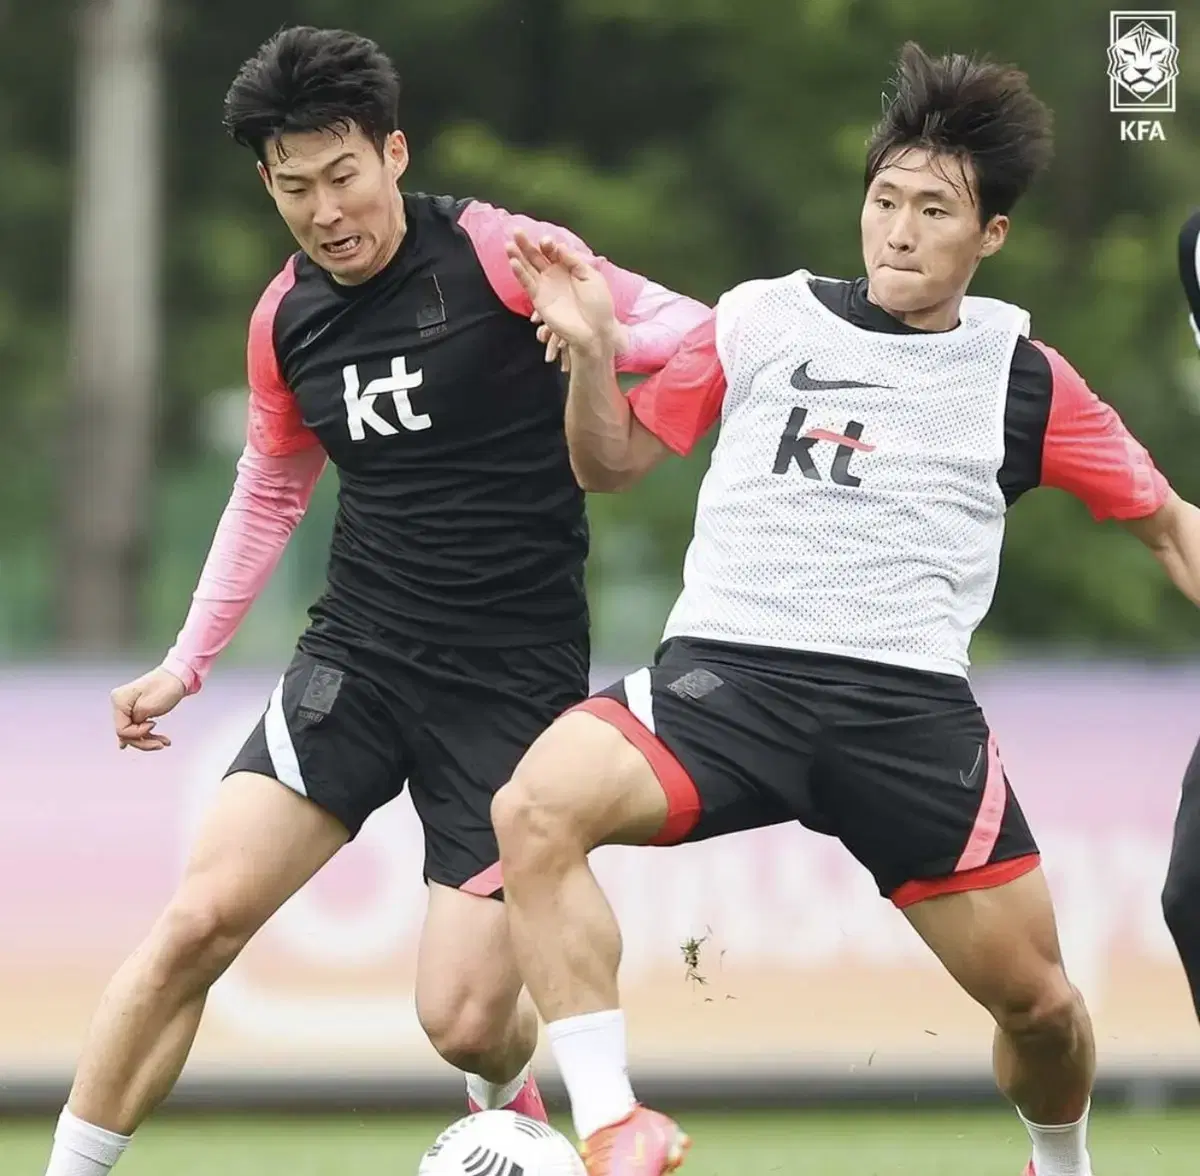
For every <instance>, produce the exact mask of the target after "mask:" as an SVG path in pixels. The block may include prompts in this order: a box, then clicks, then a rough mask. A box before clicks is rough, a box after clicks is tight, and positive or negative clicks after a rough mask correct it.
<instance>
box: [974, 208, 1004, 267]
mask: <svg viewBox="0 0 1200 1176" xmlns="http://www.w3.org/2000/svg"><path fill="white" fill-rule="evenodd" d="M1008 225H1009V221H1008V217H1006V216H994V217H992V219H991V220H990V221H988V223H987V224H986V225H984V228H983V241H982V243H981V244H980V246H979V256H980V257H991V256H992V254H993V253H997V252H999V250H1000V247H1001V246H1002V245H1003V244H1004V242H1005V240H1006V239H1007V237H1008Z"/></svg>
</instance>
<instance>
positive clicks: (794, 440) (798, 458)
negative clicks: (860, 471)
mask: <svg viewBox="0 0 1200 1176" xmlns="http://www.w3.org/2000/svg"><path fill="white" fill-rule="evenodd" d="M807 419H808V409H807V408H793V409H792V415H791V416H790V417H788V423H787V427H786V428H785V429H784V430H783V436H782V437H780V438H779V448H778V449H777V450H776V451H775V465H774V467H773V468H772V471H771V472H772V473H776V474H786V473H787V472H788V470H790V469H791V467H792V462H795V463H796V464H797V465H798V466H799V467H800V472H801V473H802V474H803V475H804V476H805V477H806V478H811V479H812V480H813V481H814V482H820V481H821V480H822V478H821V475H820V472H819V471H818V470H817V467H816V464H815V463H814V462H813V459H812V450H813V446H814V445H816V444H817V442H818V441H829V442H831V443H832V444H834V445H836V446H837V450H836V452H835V453H834V455H833V461H832V462H831V463H830V466H829V480H830V481H831V482H834V483H836V484H837V485H838V486H858V485H860V484H861V482H862V479H861V478H859V477H856V476H855V475H854V474H852V473H851V472H850V459H851V458H852V457H853V456H854V455H855V454H856V453H871V452H872V451H873V450H874V448H875V446H874V445H868V444H867V443H866V442H865V441H863V440H861V438H862V434H863V426H862V423H861V422H860V421H849V422H848V423H847V424H846V431H845V432H844V433H834V432H831V431H830V430H829V429H809V430H808V432H807V433H804V434H803V435H801V433H800V430H801V429H803V428H804V422H805V420H807Z"/></svg>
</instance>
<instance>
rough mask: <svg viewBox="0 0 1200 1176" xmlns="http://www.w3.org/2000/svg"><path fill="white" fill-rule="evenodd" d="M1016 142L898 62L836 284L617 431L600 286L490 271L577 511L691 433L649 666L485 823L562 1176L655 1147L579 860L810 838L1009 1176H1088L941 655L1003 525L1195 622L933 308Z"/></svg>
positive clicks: (657, 1162) (1010, 196)
mask: <svg viewBox="0 0 1200 1176" xmlns="http://www.w3.org/2000/svg"><path fill="white" fill-rule="evenodd" d="M1050 121H1051V119H1050V114H1049V112H1048V111H1047V110H1046V108H1045V107H1044V106H1043V105H1042V103H1041V102H1040V101H1039V100H1038V99H1037V98H1036V97H1035V96H1034V95H1033V94H1032V93H1031V92H1030V90H1029V87H1028V80H1027V78H1026V77H1025V76H1024V74H1022V73H1021V72H1019V71H1018V70H1016V69H1014V68H1011V67H1008V66H1002V65H997V64H993V63H989V62H981V61H975V60H971V59H968V58H965V57H961V56H954V57H948V58H942V59H937V60H934V59H930V58H929V57H927V56H926V55H925V54H924V53H923V52H922V51H921V50H920V48H919V47H917V46H915V45H908V46H906V47H905V48H904V50H903V51H902V54H901V58H900V62H899V67H898V70H897V75H896V78H895V94H894V97H893V98H892V100H891V101H890V103H889V104H888V105H887V107H886V109H885V112H884V114H883V117H882V120H881V122H880V123H879V125H878V127H877V128H876V129H875V131H874V133H873V136H872V138H871V141H870V144H869V148H868V152H867V162H866V194H865V199H864V202H863V205H862V212H861V228H862V247H863V256H864V261H865V263H866V276H865V277H863V278H859V279H857V280H850V281H842V280H832V279H828V278H823V277H818V276H816V275H814V274H811V273H808V272H806V271H804V270H798V271H797V272H795V273H792V274H789V275H788V276H786V277H782V278H774V279H770V280H764V281H751V282H746V283H745V284H743V285H740V286H738V287H736V288H735V289H733V290H731V291H729V292H728V293H727V294H726V295H724V297H722V298H721V299H720V301H719V304H718V306H717V309H716V311H715V313H714V315H713V317H712V318H711V319H710V321H708V322H707V323H706V324H704V325H702V326H701V327H699V328H697V329H696V330H695V331H693V332H692V333H691V334H690V335H689V336H688V337H687V338H686V340H685V341H684V343H683V344H682V346H681V348H680V350H679V351H678V353H677V354H676V355H675V357H674V358H673V360H671V362H669V363H668V365H667V366H666V367H665V368H664V369H663V370H662V371H661V372H659V373H658V374H657V375H655V376H653V377H651V378H650V379H649V380H648V381H646V382H645V383H644V384H642V385H641V386H640V387H639V388H637V389H636V390H635V391H634V392H633V393H632V394H631V395H630V396H629V397H628V399H626V398H625V397H624V396H622V394H621V391H620V389H619V387H618V385H617V382H616V380H615V378H614V376H613V362H612V360H613V352H612V343H611V338H612V332H613V329H614V328H613V321H614V320H613V315H612V309H611V305H612V303H611V297H610V296H609V294H608V293H607V291H606V288H605V286H604V283H603V282H602V281H601V280H600V278H599V276H598V275H597V274H596V273H595V272H594V271H593V270H592V269H591V268H590V267H589V266H587V265H585V264H584V263H583V262H582V260H581V259H579V258H577V257H575V256H573V255H572V254H571V253H570V252H569V251H566V250H563V249H560V248H558V247H557V246H555V245H554V243H553V242H552V241H549V240H547V241H544V242H541V241H532V240H529V239H528V238H524V237H516V238H514V241H513V243H512V245H511V246H510V251H509V255H510V259H511V262H512V265H513V269H514V272H515V273H516V274H517V275H518V276H519V277H520V278H521V280H522V282H523V284H524V286H525V288H526V290H527V291H528V292H529V294H530V297H531V299H532V302H533V304H534V306H535V309H536V311H537V312H538V313H540V315H541V316H542V318H543V319H544V322H545V326H544V327H543V330H544V331H547V332H552V333H553V341H554V342H555V345H557V344H558V343H565V345H566V347H567V348H568V356H569V365H570V369H571V389H570V396H569V401H568V407H567V430H568V437H569V442H570V447H571V454H572V461H573V465H574V468H575V470H576V474H577V476H578V477H579V478H580V480H581V482H582V483H583V484H584V485H585V486H586V487H588V488H589V489H592V490H601V491H618V490H622V489H624V488H625V487H628V486H630V485H632V484H633V483H635V482H636V481H637V480H638V479H639V478H640V477H641V476H642V475H643V474H645V473H646V472H647V471H648V470H649V469H650V468H651V467H652V466H653V465H654V464H655V463H656V462H658V461H659V460H660V459H662V458H663V457H665V456H666V455H668V454H669V453H672V452H675V453H686V452H687V451H688V450H689V449H690V448H691V447H692V445H693V444H694V443H695V442H696V441H697V440H698V439H699V438H700V437H701V436H702V435H703V434H704V433H706V432H707V431H708V429H709V428H710V426H712V425H713V424H715V423H716V422H717V420H718V419H719V420H720V436H719V439H718V441H717V443H716V447H715V449H714V451H713V454H712V459H711V464H710V466H709V469H708V471H707V474H706V475H705V478H704V482H703V485H702V487H701V489H700V494H699V501H698V504H697V510H696V523H695V536H694V538H693V541H692V544H691V546H690V549H689V550H688V554H687V558H686V561H685V564H684V576H683V579H684V583H683V591H682V594H681V595H680V597H679V599H678V601H677V602H676V604H675V607H674V609H673V610H672V612H671V614H670V618H669V620H668V622H667V625H666V631H665V634H664V642H663V644H662V646H661V647H660V649H659V650H658V652H657V654H656V656H655V658H654V661H653V664H651V665H648V666H646V667H645V668H643V669H641V670H639V671H637V672H636V673H633V674H631V675H629V676H628V677H627V678H625V679H624V680H623V681H621V682H617V683H615V684H614V685H613V686H611V687H609V688H608V689H606V690H603V691H601V692H600V693H599V694H597V695H596V696H594V697H592V698H590V699H588V700H586V701H585V702H584V703H582V704H581V705H580V706H578V707H576V708H573V709H572V710H571V711H569V712H568V713H567V714H566V715H564V716H562V717H561V718H560V719H559V720H558V721H557V722H556V723H555V724H554V725H553V726H552V727H551V728H550V729H549V731H547V732H546V733H545V734H543V735H542V737H541V738H540V739H539V740H538V741H537V742H536V743H535V744H534V745H533V747H532V748H531V749H530V750H529V751H528V753H527V754H526V755H525V757H524V759H523V760H522V762H521V764H520V766H519V767H518V768H517V771H516V773H515V774H514V776H513V778H512V780H511V781H510V782H509V783H508V784H507V785H506V786H505V787H504V788H503V789H501V790H500V792H499V793H498V795H497V797H496V799H495V801H494V803H493V806H492V816H493V820H494V823H495V828H496V832H497V834H498V839H499V844H500V852H501V865H502V871H503V877H504V886H505V896H506V899H507V902H508V917H509V923H510V929H511V933H512V937H513V941H514V945H515V951H516V954H517V959H518V965H519V967H520V969H521V972H522V976H523V978H524V980H525V982H526V984H527V986H528V988H529V991H530V993H531V994H532V996H533V998H534V1000H535V1002H536V1003H537V1005H538V1007H539V1010H540V1012H541V1014H542V1017H543V1018H544V1020H545V1021H546V1022H547V1032H548V1037H549V1039H550V1042H551V1045H552V1048H553V1052H554V1055H555V1059H556V1061H557V1063H558V1066H559V1069H560V1070H561V1073H562V1075H563V1079H564V1081H565V1083H566V1086H567V1090H568V1092H569V1095H570V1098H571V1104H572V1111H573V1116H574V1120H575V1129H576V1132H577V1134H578V1135H579V1137H580V1139H581V1140H582V1141H583V1142H582V1151H583V1153H584V1157H585V1160H586V1163H587V1165H588V1170H589V1172H590V1174H591V1176H634V1174H635V1173H636V1174H637V1176H650V1174H653V1176H658V1174H659V1173H661V1172H666V1171H670V1170H672V1169H673V1168H675V1167H676V1166H678V1164H679V1163H680V1162H681V1160H682V1158H683V1154H684V1151H685V1149H686V1147H687V1143H688V1140H687V1137H686V1136H685V1135H684V1133H683V1131H682V1130H681V1129H680V1128H679V1127H678V1126H677V1125H676V1124H675V1123H674V1122H673V1121H671V1120H670V1119H668V1118H667V1117H666V1116H665V1115H661V1114H659V1113H657V1112H655V1111H652V1110H650V1109H648V1108H645V1107H642V1106H640V1105H638V1104H637V1102H636V1100H635V1097H634V1093H633V1091H632V1089H631V1087H630V1082H629V1079H628V1076H627V1074H626V1044H625V1026H624V1021H623V1018H622V1013H621V1010H620V1002H619V996H618V990H617V966H618V961H619V957H620V951H621V943H620V934H619V930H618V927H617V925H616V923H615V921H614V919H613V915H612V912H611V910H610V908H609V907H608V904H607V903H606V901H605V898H604V896H603V894H602V892H601V891H600V889H599V887H598V886H597V884H596V881H595V879H594V878H593V876H592V874H591V873H590V871H589V869H588V865H587V854H588V852H589V851H590V850H591V849H593V848H594V847H596V846H598V845H602V844H611V843H624V844H646V843H653V844H659V845H665V844H673V843H678V842H681V841H687V840H697V839H700V838H705V837H712V836H717V835H720V834H724V833H729V832H734V831H737V830H742V829H747V828H752V827H757V826H763V825H773V824H778V823H781V822H785V821H799V822H801V823H802V824H803V825H805V826H807V827H809V828H811V829H814V830H817V831H819V832H821V833H825V834H829V835H831V836H834V837H837V838H839V839H840V840H841V842H842V843H843V844H844V845H845V847H846V849H847V850H848V851H849V852H850V853H851V854H853V855H854V857H855V858H856V859H857V860H858V861H859V862H860V863H862V865H863V866H864V867H865V868H866V869H867V870H869V871H870V872H871V874H872V875H873V877H874V879H875V881H876V883H877V884H878V887H879V890H880V892H881V894H882V895H883V896H885V897H886V898H887V899H890V900H891V901H892V902H893V903H895V904H896V906H897V907H899V908H901V909H902V910H903V911H904V913H905V914H906V915H907V917H908V918H909V919H910V920H911V922H912V925H913V926H914V927H915V929H916V930H917V932H918V933H919V934H920V935H921V936H922V937H923V938H924V939H925V941H926V942H927V943H928V944H929V946H930V948H931V949H932V950H933V951H934V952H935V953H936V954H937V956H938V957H939V958H940V959H941V960H942V962H943V963H944V965H945V966H946V968H947V969H948V970H949V971H950V973H951V974H952V975H953V976H954V977H955V979H956V980H957V981H958V982H959V983H960V984H961V985H962V986H963V988H964V989H965V990H966V991H967V992H968V993H969V994H970V995H971V996H972V997H973V998H974V999H975V1000H976V1001H978V1002H979V1003H980V1004H981V1005H982V1006H983V1007H984V1008H986V1009H987V1010H988V1011H989V1012H990V1013H991V1014H992V1016H993V1017H994V1019H995V1022H996V1035H995V1048H994V1058H995V1071H996V1079H997V1082H998V1084H999V1087H1000V1089H1001V1091H1002V1092H1003V1093H1004V1094H1005V1095H1006V1096H1007V1097H1008V1098H1009V1099H1010V1100H1011V1102H1012V1103H1013V1104H1014V1105H1015V1107H1016V1109H1017V1111H1018V1113H1019V1114H1020V1116H1021V1119H1022V1121H1023V1122H1024V1123H1025V1125H1026V1127H1027V1128H1028V1133H1029V1136H1030V1140H1031V1144H1032V1159H1031V1161H1030V1164H1029V1167H1028V1169H1027V1173H1029V1174H1031V1176H1092V1174H1091V1162H1090V1159H1089V1156H1088V1147H1087V1140H1086V1130H1087V1128H1086V1124H1087V1115H1088V1108H1089V1102H1090V1097H1091V1089H1092V1081H1093V1072H1094V1064H1095V1051H1094V1042H1093V1036H1092V1029H1091V1025H1090V1022H1089V1018H1088V1013H1087V1010H1086V1009H1085V1007H1084V1003H1083V1001H1082V999H1081V997H1080V994H1079V992H1078V990H1077V989H1076V988H1075V987H1074V986H1073V985H1072V983H1071V981H1070V980H1069V979H1068V977H1067V975H1066V972H1065V971H1064V968H1063V961H1062V958H1061V955H1060V950H1059V943H1058V937H1057V932H1056V927H1055V916H1054V911H1053V907H1052V904H1051V899H1050V895H1049V893H1048V890H1047V887H1046V882H1045V879H1044V877H1043V873H1042V870H1041V867H1040V862H1039V856H1038V848H1037V844H1036V842H1035V840H1034V838H1033V836H1032V834H1031V832H1030V830H1029V827H1028V825H1027V824H1026V821H1025V818H1024V817H1023V815H1022V813H1021V809H1020V807H1019V805H1018V802H1017V799H1016V796H1015V794H1014V791H1013V786H1012V785H1011V784H1010V782H1009V780H1008V778H1007V776H1006V774H1005V770H1004V766H1003V758H1002V751H1001V749H1000V747H999V746H998V745H997V741H996V739H995V738H994V737H993V735H992V733H991V731H990V730H989V727H988V724H987V721H986V719H985V717H984V715H983V714H982V712H981V711H980V709H979V707H978V705H977V704H976V702H975V699H974V698H973V696H972V692H971V688H970V685H969V683H968V678H967V664H968V660H967V651H968V644H969V641H970V638H971V634H972V632H973V631H974V630H975V628H976V626H977V625H978V624H979V622H980V621H981V620H982V618H983V617H984V615H985V613H986V612H987V610H988V608H989V605H990V602H991V599H992V593H993V589H994V587H995V583H996V577H997V571H998V567H999V560H1000V548H1001V541H1002V537H1003V532H1004V522H1005V511H1006V508H1007V507H1008V506H1009V504H1011V503H1012V502H1013V501H1015V500H1016V499H1017V498H1018V497H1019V496H1020V495H1021V494H1022V493H1024V492H1025V491H1028V490H1031V489H1033V488H1035V487H1038V486H1055V487H1058V488H1060V489H1063V490H1067V491H1069V492H1070V493H1072V494H1074V495H1076V496H1077V497H1079V498H1081V499H1082V500H1083V501H1084V502H1085V503H1086V504H1087V506H1088V507H1089V508H1090V509H1091V512H1092V514H1093V515H1094V516H1095V517H1096V518H1097V519H1114V520H1118V521H1119V522H1120V523H1122V524H1123V525H1124V526H1126V527H1128V528H1129V529H1130V530H1131V531H1132V532H1133V533H1134V534H1135V535H1136V536H1137V537H1138V538H1139V539H1141V540H1142V541H1143V542H1144V543H1145V544H1147V545H1148V546H1149V547H1150V549H1151V550H1152V551H1153V552H1154V553H1155V554H1156V555H1157V556H1158V557H1159V558H1160V559H1161V561H1162V563H1163V565H1164V567H1165V568H1166V571H1167V573H1168V574H1169V575H1170V577H1171V579H1172V580H1173V581H1174V582H1175V583H1176V584H1177V585H1178V586H1179V588H1180V589H1181V590H1182V591H1183V592H1185V593H1186V594H1187V595H1188V596H1189V597H1190V598H1191V599H1193V600H1194V601H1197V603H1200V512H1198V511H1197V510H1196V509H1195V508H1194V507H1193V506H1191V505H1189V504H1187V503H1185V502H1183V501H1182V500H1181V499H1180V498H1179V497H1178V496H1177V495H1176V494H1175V493H1174V492H1173V491H1172V490H1171V488H1170V487H1169V486H1168V484H1167V482H1166V480H1165V479H1164V477H1163V476H1162V475H1161V474H1160V473H1159V472H1158V470H1157V469H1156V468H1155V466H1154V464H1153V462H1152V460H1151V458H1150V456H1149V455H1148V454H1147V452H1146V451H1145V449H1144V448H1143V447H1142V446H1141V445H1140V444H1139V443H1138V442H1137V441H1136V440H1135V439H1134V438H1133V437H1132V436H1131V435H1130V434H1129V432H1128V431H1127V430H1126V429H1125V427H1124V426H1123V424H1122V423H1121V421H1120V419H1119V418H1118V416H1117V414H1116V413H1115V412H1114V411H1113V409H1112V408H1110V407H1109V406H1108V405H1106V404H1105V403H1103V402H1102V401H1101V400H1100V399H1098V398H1097V397H1096V396H1095V395H1094V394H1093V393H1092V392H1091V391H1090V390H1089V388H1088V387H1087V385H1086V384H1085V383H1084V381H1083V379H1082V378H1081V377H1080V375H1079V374H1078V373H1077V372H1076V371H1075V370H1074V369H1073V368H1072V367H1071V365H1070V364H1069V363H1068V362H1067V361H1066V360H1065V359H1064V358H1063V357H1062V356H1061V355H1059V354H1058V353H1057V352H1056V351H1054V350H1053V349H1051V348H1050V347H1048V346H1046V345H1045V344H1043V343H1040V342H1035V341H1034V340H1033V339H1032V338H1031V336H1030V323H1029V317H1028V315H1027V314H1026V313H1025V312H1024V311H1022V310H1021V309H1019V308H1018V307H1016V306H1011V305H1008V304H1007V303H1004V302H1000V301H996V300H994V299H991V298H980V297H972V296H968V295H967V287H968V285H969V283H970V281H971V278H972V276H973V274H974V272H975V270H976V267H977V266H978V265H979V263H980V262H981V261H982V260H983V259H984V258H986V257H990V256H992V255H993V254H995V253H996V252H997V251H998V250H999V249H1000V248H1001V247H1002V245H1003V244H1004V240H1005V236H1006V234H1007V232H1008V228H1009V213H1010V211H1011V210H1012V208H1013V206H1014V204H1015V203H1016V201H1017V200H1018V198H1019V197H1020V196H1021V194H1022V193H1023V192H1024V191H1025V190H1026V188H1027V187H1028V186H1029V185H1030V183H1031V182H1032V180H1033V179H1034V177H1035V175H1036V174H1037V173H1038V172H1040V171H1041V170H1042V169H1043V167H1044V166H1045V165H1046V164H1047V163H1048V161H1049V158H1050V155H1051V134H1050ZM1077 784H1078V786H1080V787H1084V786H1086V781H1082V780H1081V781H1078V782H1077ZM1065 786H1069V785H1065ZM784 930H785V929H783V928H781V932H782V931H784ZM780 1016H782V1017H786V1016H787V1010H786V1009H785V1008H784V1009H780Z"/></svg>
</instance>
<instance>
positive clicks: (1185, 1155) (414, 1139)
mask: <svg viewBox="0 0 1200 1176" xmlns="http://www.w3.org/2000/svg"><path fill="white" fill-rule="evenodd" d="M681 1119H682V1121H683V1122H684V1123H685V1125H686V1126H687V1128H688V1130H689V1131H690V1132H691V1133H692V1136H693V1138H694V1140H695V1145H694V1147H693V1149H692V1154H691V1156H690V1158H689V1160H688V1162H687V1164H685V1165H684V1168H683V1176H766V1174H767V1173H776V1172H778V1173H787V1174H788V1176H1020V1174H1021V1171H1022V1169H1023V1167H1024V1164H1025V1161H1026V1159H1027V1158H1028V1150H1027V1146H1026V1142H1025V1137H1024V1133H1023V1131H1022V1130H1021V1129H1020V1127H1019V1125H1018V1124H1017V1123H1016V1121H1015V1119H1013V1118H1012V1117H1011V1116H1009V1115H1007V1114H1004V1113H1002V1112H998V1113H980V1112H976V1111H971V1112H963V1113H955V1112H945V1111H938V1112H926V1111H921V1110H913V1111H894V1112H870V1113H867V1112H857V1111H855V1112H845V1113H827V1112H812V1111H796V1112H794V1113H786V1112H779V1111H774V1112H769V1113H754V1114H751V1113H745V1114H742V1113H739V1114H729V1115H715V1114H708V1113H698V1114H690V1115H682V1116H681ZM444 1123H445V1120H444V1119H441V1118H430V1117H419V1118H418V1117H393V1118H388V1117H380V1116H371V1117H357V1116H344V1117H302V1116H297V1117H294V1118H270V1119H268V1118H259V1117H247V1118H236V1117H232V1116H221V1117H214V1118H198V1117H197V1118H191V1117H189V1118H180V1119H174V1120H169V1119H163V1120H160V1121H158V1122H153V1123H151V1124H150V1125H149V1126H148V1127H147V1128H146V1129H145V1130H144V1131H142V1132H141V1133H140V1134H139V1136H138V1139H137V1142H136V1144H135V1145H134V1146H133V1147H132V1148H131V1150H130V1151H129V1152H128V1154H127V1155H126V1156H125V1158H124V1159H122V1161H121V1163H120V1165H119V1167H118V1168H117V1170H116V1173H115V1176H412V1174H413V1173H414V1172H415V1171H416V1165H417V1160H418V1158H419V1157H420V1155H421V1153H422V1151H423V1150H424V1149H425V1147H426V1146H427V1145H428V1143H429V1142H430V1140H432V1139H433V1137H434V1136H435V1135H436V1134H437V1132H438V1130H439V1129H440V1127H441V1126H443V1125H444ZM1094 1124H1095V1125H1094V1129H1093V1133H1092V1158H1093V1161H1094V1163H1095V1165H1096V1173H1097V1176H1185V1174H1186V1176H1193V1174H1194V1173H1196V1172H1197V1171H1200V1115H1198V1114H1197V1113H1196V1112H1194V1111H1182V1112H1178V1113H1171V1114H1163V1115H1159V1114H1154V1115H1130V1114H1125V1113H1123V1112H1117V1111H1100V1112H1098V1113H1097V1114H1096V1115H1095V1116H1094ZM559 1125H560V1126H562V1123H561V1122H560V1124H559ZM51 1126H52V1124H51V1121H50V1120H46V1121H37V1120H33V1119H28V1120H15V1121H3V1120H0V1173H2V1174H3V1176H42V1172H43V1169H44V1165H45V1156H46V1149H47V1142H48V1139H49V1135H50V1130H51Z"/></svg>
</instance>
